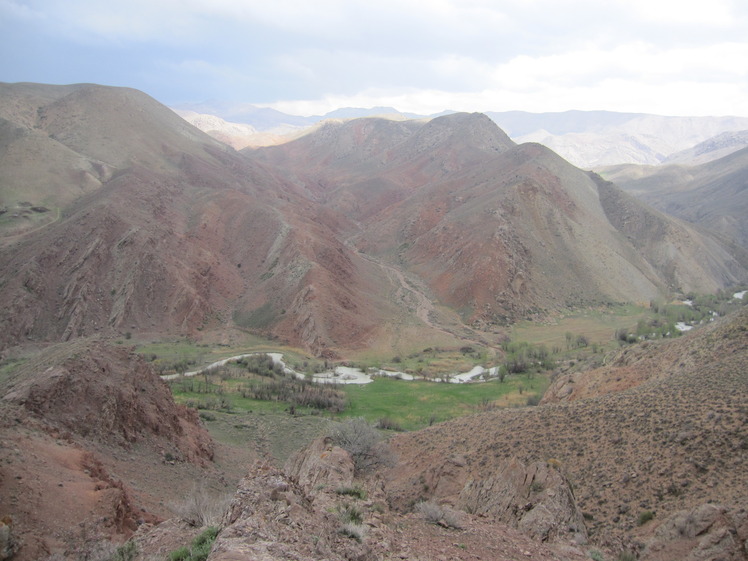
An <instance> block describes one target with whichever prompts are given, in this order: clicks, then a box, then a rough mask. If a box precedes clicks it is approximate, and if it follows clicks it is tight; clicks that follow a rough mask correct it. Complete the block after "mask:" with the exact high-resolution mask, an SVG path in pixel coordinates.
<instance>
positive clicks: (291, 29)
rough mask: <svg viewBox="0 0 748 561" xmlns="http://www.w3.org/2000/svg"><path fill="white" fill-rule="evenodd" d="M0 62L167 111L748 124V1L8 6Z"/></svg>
mask: <svg viewBox="0 0 748 561" xmlns="http://www.w3.org/2000/svg"><path fill="white" fill-rule="evenodd" d="M0 53H2V54H1V55H0V81H4V82H41V83H52V84H69V83H80V82H92V83H98V84H105V85H113V86H128V87H132V88H137V89H139V90H142V91H144V92H146V93H148V94H149V95H151V96H153V97H155V98H156V99H157V100H159V101H160V102H162V103H164V104H166V105H170V106H182V107H188V106H190V105H191V104H199V103H205V102H208V103H209V104H210V103H214V104H216V105H217V104H224V105H225V106H226V105H233V106H240V105H241V104H253V105H258V106H267V107H273V108H275V109H278V110H280V111H283V112H286V113H291V114H295V115H320V114H324V113H326V112H328V111H330V110H333V109H336V108H340V107H374V106H389V107H395V108H396V109H398V110H400V111H404V112H413V113H418V114H432V113H436V112H440V111H443V110H455V111H509V110H521V111H531V112H547V111H566V110H570V109H578V110H609V111H624V112H640V113H654V114H660V115H693V116H698V115H737V116H744V117H748V2H746V1H745V0H708V1H707V0H513V1H509V0H494V1H489V0H428V1H419V0H376V1H361V0H314V1H311V0H308V1H302V0H262V1H256V0H127V1H121V2H110V1H108V0H0Z"/></svg>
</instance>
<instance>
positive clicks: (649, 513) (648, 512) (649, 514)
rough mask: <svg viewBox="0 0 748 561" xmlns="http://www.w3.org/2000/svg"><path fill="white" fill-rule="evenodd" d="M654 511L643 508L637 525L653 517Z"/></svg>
mask: <svg viewBox="0 0 748 561" xmlns="http://www.w3.org/2000/svg"><path fill="white" fill-rule="evenodd" d="M654 516H655V515H654V512H652V511H651V510H644V511H642V512H641V513H640V514H639V526H642V525H644V524H646V523H647V522H649V521H650V520H652V519H653V518H654Z"/></svg>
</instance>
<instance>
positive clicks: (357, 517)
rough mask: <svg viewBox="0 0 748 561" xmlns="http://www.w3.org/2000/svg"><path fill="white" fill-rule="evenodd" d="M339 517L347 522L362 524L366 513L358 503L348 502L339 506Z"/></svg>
mask: <svg viewBox="0 0 748 561" xmlns="http://www.w3.org/2000/svg"><path fill="white" fill-rule="evenodd" d="M338 518H339V519H340V521H341V522H343V523H345V524H347V523H349V522H350V523H353V524H361V523H362V522H363V521H364V514H363V512H361V510H360V509H359V508H358V507H357V506H356V505H350V504H346V505H343V506H342V507H338Z"/></svg>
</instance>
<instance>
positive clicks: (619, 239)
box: [248, 114, 745, 322]
mask: <svg viewBox="0 0 748 561" xmlns="http://www.w3.org/2000/svg"><path fill="white" fill-rule="evenodd" d="M416 124H417V123H414V124H411V125H410V126H409V127H406V126H405V124H403V123H393V122H389V121H384V120H377V119H362V120H357V121H351V122H348V123H343V124H335V125H329V126H328V127H326V128H323V129H322V130H320V131H318V132H317V133H313V134H310V135H308V136H306V137H304V138H302V139H299V140H297V141H295V142H290V143H288V144H286V145H282V146H277V147H270V148H265V149H263V150H260V151H257V152H253V153H248V155H249V156H250V157H253V158H261V159H262V160H263V161H265V162H272V163H273V164H274V165H278V166H282V167H283V169H284V171H285V172H286V173H287V174H288V175H289V178H290V180H293V181H296V182H297V183H298V184H299V185H301V186H302V188H304V189H308V190H309V191H310V192H312V194H313V196H314V197H316V198H317V199H318V200H320V201H321V202H322V203H323V204H324V205H325V206H326V208H329V209H331V210H334V211H335V212H338V213H340V212H342V213H344V214H345V215H346V216H347V217H350V218H352V219H353V221H351V222H349V223H348V224H345V223H344V224H343V225H342V227H343V233H344V235H346V236H347V237H348V238H349V240H350V241H351V243H352V244H354V245H355V246H356V247H357V248H358V249H359V250H361V251H363V252H365V253H367V254H369V255H372V256H376V257H378V258H379V259H383V260H385V261H386V262H388V263H390V264H392V265H394V266H397V267H401V268H402V269H404V270H406V271H409V272H411V273H415V274H416V275H417V276H418V277H419V278H421V279H423V280H424V281H425V282H426V284H427V286H428V288H429V289H430V290H431V291H432V292H433V294H435V295H436V296H437V297H438V299H439V301H440V302H441V303H443V304H446V305H448V306H450V307H451V308H453V309H456V310H459V311H460V313H461V315H462V317H463V319H465V320H468V321H470V322H474V321H481V322H482V321H487V322H496V321H500V322H503V321H508V320H512V319H514V318H517V317H521V316H526V315H528V314H532V313H535V312H543V311H546V310H552V309H558V308H562V307H566V306H574V305H584V304H590V303H599V302H607V301H648V300H649V299H650V298H651V297H653V296H654V295H655V294H658V293H660V292H661V291H663V290H668V291H672V290H675V291H683V290H698V291H711V290H715V289H716V288H719V287H720V286H724V284H725V283H727V284H730V283H735V282H738V281H739V279H742V278H743V276H744V275H745V271H744V269H743V267H742V266H741V265H740V264H738V263H737V262H736V261H735V259H734V258H733V257H732V256H731V255H730V254H729V253H728V252H727V251H725V250H724V249H723V248H722V246H721V245H720V244H719V242H716V241H714V240H712V239H709V238H706V237H705V236H704V235H703V234H700V233H697V232H695V231H693V230H691V229H689V228H688V227H686V226H685V225H683V224H681V223H677V222H675V221H673V220H671V219H669V218H667V217H665V216H664V215H661V214H659V213H654V212H653V211H651V210H650V209H648V208H647V207H646V206H644V205H641V204H640V203H637V202H636V201H633V200H632V201H630V202H628V203H627V204H626V216H625V217H624V218H620V217H621V215H622V213H619V212H618V211H617V210H616V205H617V204H618V203H617V202H616V200H614V199H616V197H617V198H618V199H617V200H620V198H621V197H622V196H623V195H622V194H620V193H619V192H618V191H617V190H616V189H615V188H614V187H612V186H607V185H603V184H598V183H596V182H595V181H594V180H593V179H592V178H590V177H589V176H588V175H587V174H585V173H583V172H582V171H580V170H578V169H577V168H574V167H573V166H571V165H569V164H568V163H567V162H565V161H564V160H562V159H561V158H559V157H558V156H556V155H555V154H554V153H553V152H551V151H550V150H548V149H546V148H543V147H542V146H540V145H532V144H527V145H522V146H515V145H514V143H512V142H511V141H510V140H509V139H508V138H507V137H506V136H505V135H504V134H503V132H502V131H501V130H500V129H498V128H497V127H496V126H495V125H494V124H493V123H492V122H491V121H490V120H488V119H487V118H485V116H482V115H477V114H476V115H467V114H455V115H450V116H448V117H442V118H438V119H434V120H432V121H430V122H428V123H425V124H421V126H420V128H415V126H416ZM392 129H396V130H397V134H395V135H393V136H392V142H391V143H384V142H382V141H381V134H382V131H390V130H392ZM356 133H359V134H356ZM369 139H372V141H371V142H368V140H369ZM364 148H365V150H364ZM351 154H355V158H353V157H352V156H351ZM314 161H317V162H324V165H322V166H315V165H313V164H312V162H314ZM614 193H616V194H614ZM648 216H652V217H654V216H656V222H657V225H658V226H657V228H649V229H647V230H646V231H644V232H641V233H640V238H636V237H634V236H632V235H631V234H632V232H631V230H630V227H629V226H630V221H631V220H634V221H635V222H636V221H642V220H649V218H647V217H648ZM619 218H620V219H619ZM645 239H646V240H647V242H646V243H642V240H645ZM704 252H707V253H708V254H709V255H710V259H709V260H707V261H704V260H703V259H702V258H701V256H702V255H703V253H704Z"/></svg>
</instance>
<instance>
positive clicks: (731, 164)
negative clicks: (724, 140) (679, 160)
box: [603, 148, 748, 249]
mask: <svg viewBox="0 0 748 561" xmlns="http://www.w3.org/2000/svg"><path fill="white" fill-rule="evenodd" d="M603 174H604V175H605V177H606V178H608V179H611V180H612V181H615V182H616V183H617V184H618V185H620V186H621V187H623V188H624V189H626V190H627V191H630V192H631V193H632V194H634V195H636V196H637V198H639V199H641V200H643V201H645V202H647V203H649V204H651V205H653V206H655V207H657V208H658V209H660V210H662V211H664V212H667V213H668V214H671V215H673V216H677V217H679V218H682V219H683V220H686V221H688V222H691V223H694V224H697V225H699V226H701V227H702V228H705V229H707V230H710V231H712V232H715V233H717V234H719V235H720V236H722V237H724V238H726V239H728V240H731V241H732V242H733V243H734V244H736V245H737V246H738V247H742V248H743V249H745V248H748V221H747V220H746V219H745V217H746V216H748V189H746V185H748V148H743V149H741V150H738V151H736V152H733V153H731V154H729V155H727V156H724V157H723V158H720V159H718V160H713V161H710V162H707V163H705V164H701V165H698V166H683V165H675V164H673V165H667V166H660V167H657V168H636V167H616V168H609V169H606V170H604V171H603Z"/></svg>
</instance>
